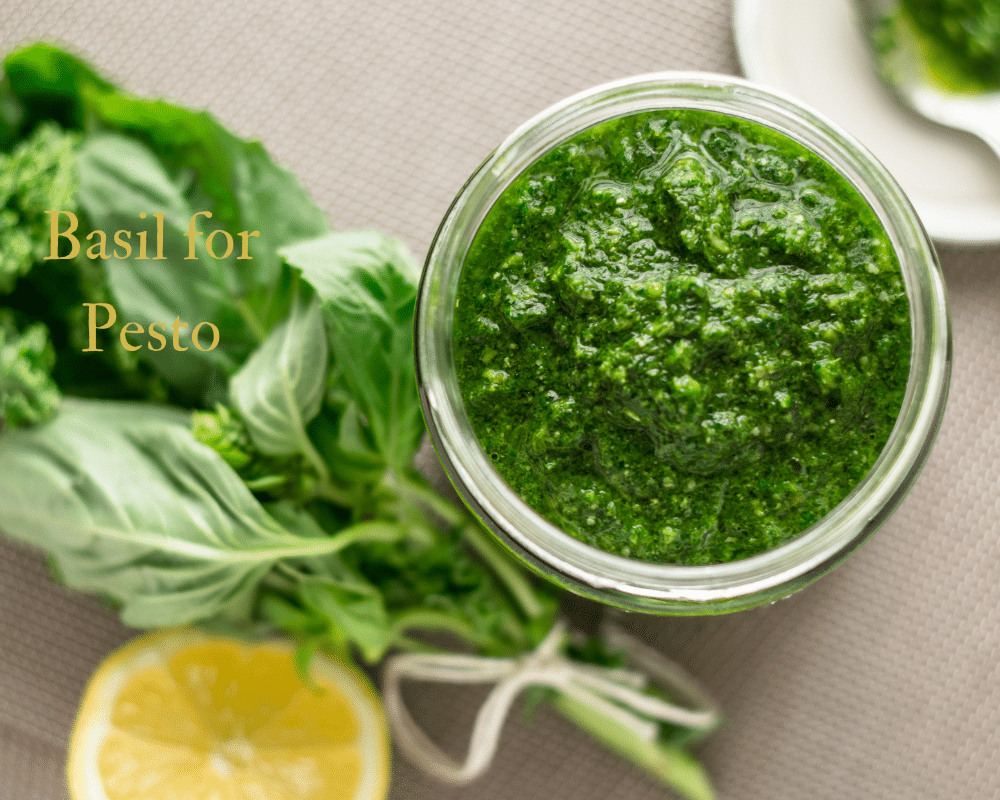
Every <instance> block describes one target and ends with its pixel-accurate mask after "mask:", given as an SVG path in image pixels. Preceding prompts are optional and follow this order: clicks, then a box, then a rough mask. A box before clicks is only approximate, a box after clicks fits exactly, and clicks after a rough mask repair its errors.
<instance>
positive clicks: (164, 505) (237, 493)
mask: <svg viewBox="0 0 1000 800" xmlns="http://www.w3.org/2000/svg"><path fill="white" fill-rule="evenodd" d="M188 422H189V416H188V414H187V413H186V412H182V411H176V410H173V409H167V408H161V407H157V406H152V405H148V404H134V403H114V402H95V401H77V400H66V401H65V402H64V404H63V408H62V410H61V412H60V413H59V414H58V415H57V416H56V417H55V419H53V420H52V421H50V422H49V423H47V424H45V425H43V426H41V427H38V428H34V429H32V430H30V431H20V430H15V431H11V432H8V433H5V434H4V435H3V436H2V437H0V528H2V529H3V530H4V532H6V533H7V534H9V535H11V536H13V537H14V538H16V539H20V540H22V541H25V542H27V543H29V544H33V545H35V546H37V547H40V548H42V549H43V550H46V551H48V552H49V553H50V554H51V555H52V556H53V557H54V558H55V561H56V563H57V565H58V569H59V571H60V573H61V575H62V577H63V579H64V580H65V582H66V583H67V584H68V585H69V586H71V587H72V588H75V589H79V590H83V591H93V592H99V593H101V594H102V595H105V596H110V597H111V598H112V599H114V600H115V601H117V602H119V603H121V605H122V619H123V620H124V621H125V622H126V624H129V625H133V626H137V627H154V626H161V625H180V624H186V623H190V622H194V621H196V620H201V619H206V618H209V617H214V616H217V615H221V616H223V617H226V618H232V619H246V618H248V616H249V613H250V610H251V604H252V601H253V598H254V594H255V590H256V587H257V584H258V582H259V580H260V579H261V578H262V577H263V575H264V574H265V573H266V572H267V571H268V570H269V569H270V568H271V566H272V565H273V564H274V563H275V562H276V561H277V560H278V559H283V558H308V557H313V556H321V555H323V554H325V553H331V552H335V551H336V550H339V549H341V548H343V547H344V546H346V545H347V544H350V543H353V542H356V541H359V540H361V539H363V537H364V535H367V533H368V530H367V528H363V527H362V526H355V527H354V528H353V529H346V530H345V531H342V532H340V534H338V536H336V537H328V538H324V539H315V538H309V537H302V536H296V535H293V534H291V533H289V532H287V531H286V530H285V529H284V528H283V527H282V526H281V525H279V524H278V523H277V522H276V521H275V520H274V519H273V518H272V517H271V516H270V515H268V514H267V513H266V512H265V510H264V509H263V508H262V507H261V505H260V504H259V503H258V502H257V500H256V499H254V497H253V495H252V494H250V492H249V490H248V489H247V488H246V487H245V486H244V484H243V482H242V481H241V480H240V478H239V476H237V474H236V473H235V472H233V470H232V469H231V468H230V467H228V466H227V465H226V463H225V462H224V461H223V460H222V459H221V457H219V456H218V455H217V454H216V453H215V452H214V451H213V450H211V449H210V448H208V447H207V446H205V445H202V444H200V443H198V442H196V441H195V440H194V438H193V437H192V436H191V434H190V432H189V431H188ZM384 527H385V526H381V527H379V526H375V525H373V524H370V523H369V524H368V528H372V529H373V533H372V535H374V536H375V537H376V538H378V537H381V538H384V537H385V535H386V532H385V531H383V530H382V529H381V528H384ZM345 537H346V538H345Z"/></svg>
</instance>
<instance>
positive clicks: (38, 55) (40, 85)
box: [3, 44, 114, 137]
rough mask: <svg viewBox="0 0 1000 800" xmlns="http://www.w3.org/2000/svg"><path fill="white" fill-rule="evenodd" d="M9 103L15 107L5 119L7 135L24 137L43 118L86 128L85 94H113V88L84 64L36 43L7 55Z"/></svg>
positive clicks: (70, 56) (6, 87)
mask: <svg viewBox="0 0 1000 800" xmlns="http://www.w3.org/2000/svg"><path fill="white" fill-rule="evenodd" d="M3 72H4V76H5V81H4V82H5V86H4V89H5V92H4V94H5V95H7V98H8V103H11V101H13V104H14V105H15V106H16V107H15V108H13V109H11V111H10V112H8V113H7V114H5V115H4V116H5V117H11V118H12V119H8V120H7V124H8V125H10V129H9V133H8V135H9V136H11V137H13V136H16V135H17V134H18V133H20V134H24V133H26V132H27V131H28V130H30V129H31V128H33V127H34V125H35V124H36V123H37V122H39V121H40V120H43V119H54V120H56V121H57V122H58V123H59V124H60V125H61V126H62V127H64V128H77V129H79V128H80V127H81V126H82V125H83V121H84V109H83V104H82V102H81V98H82V97H83V95H85V94H87V93H90V92H107V91H114V86H112V85H111V84H110V83H108V82H107V81H106V80H104V78H102V77H101V76H100V75H98V74H97V73H96V72H94V70H93V69H92V68H91V67H90V66H89V65H88V64H86V63H85V62H83V61H81V60H80V59H79V58H77V57H76V56H74V55H71V54H69V53H66V52H64V51H62V50H60V49H59V48H57V47H53V46H52V45H48V44H35V45H31V46H29V47H25V48H24V49H22V50H18V51H16V52H13V53H11V54H10V55H8V56H7V57H6V58H5V59H4V61H3Z"/></svg>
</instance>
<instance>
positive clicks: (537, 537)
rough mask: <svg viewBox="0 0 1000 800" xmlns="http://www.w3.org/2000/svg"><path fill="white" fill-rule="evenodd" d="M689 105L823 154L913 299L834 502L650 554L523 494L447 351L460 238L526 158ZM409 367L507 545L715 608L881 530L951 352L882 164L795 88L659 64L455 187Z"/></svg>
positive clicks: (426, 278)
mask: <svg viewBox="0 0 1000 800" xmlns="http://www.w3.org/2000/svg"><path fill="white" fill-rule="evenodd" d="M673 108H689V109H698V110H702V111H711V112H717V113H721V114H726V115H729V116H732V117H738V118H742V119H745V120H749V121H751V122H754V123H757V124H760V125H763V126H765V127H768V128H771V129H773V130H776V131H778V132H780V133H782V134H784V135H785V136H788V137H789V138H791V139H793V140H795V141H796V142H798V143H800V144H802V145H803V146H805V147H806V148H807V149H809V150H811V151H812V152H814V153H816V154H817V155H819V156H820V157H821V158H822V159H823V160H825V161H826V162H827V163H828V164H830V165H832V166H833V167H834V168H835V169H836V170H837V171H838V172H839V173H840V174H841V175H842V176H843V177H844V178H845V179H846V180H847V181H848V182H849V183H850V184H851V185H852V186H853V187H854V188H855V189H856V190H857V191H858V192H859V193H860V195H861V196H862V197H863V198H864V199H865V200H866V201H867V202H868V203H869V205H870V206H871V207H872V209H873V210H874V212H875V214H876V215H877V217H878V218H879V220H880V222H881V223H882V225H883V227H884V228H885V231H886V233H887V235H888V238H889V240H890V242H891V244H892V246H893V248H894V249H895V252H896V256H897V258H898V260H899V263H900V266H901V269H902V272H903V277H904V282H905V285H906V292H907V298H908V300H909V305H910V321H911V332H912V347H911V355H910V371H909V377H908V382H907V386H906V393H905V396H904V399H903V403H902V407H901V409H900V412H899V415H898V418H897V420H896V424H895V426H894V428H893V430H892V433H891V435H890V437H889V440H888V442H887V443H886V445H885V447H884V449H883V451H882V453H881V455H880V457H879V459H878V460H877V461H876V463H875V464H874V466H873V467H872V468H871V470H870V471H869V472H868V474H867V475H866V477H865V478H864V479H863V480H862V481H861V483H859V484H858V485H857V486H856V487H855V488H854V489H853V490H852V491H851V492H850V493H849V494H848V495H847V496H846V497H845V498H844V499H843V500H842V501H841V502H840V504H839V505H837V506H836V508H834V509H833V510H832V511H831V512H830V513H828V514H827V515H826V516H824V517H822V518H821V519H820V520H818V521H817V522H815V523H814V524H813V525H811V526H810V527H809V528H808V529H806V530H805V531H803V532H802V533H800V534H799V535H798V536H796V537H795V538H794V539H792V540H791V541H789V542H787V543H786V544H783V545H781V546H779V547H776V548H774V549H772V550H769V551H767V552H764V553H761V554H759V555H755V556H752V557H750V558H745V559H741V560H738V561H731V562H727V563H721V564H711V565H704V566H680V565H670V564H658V563H651V562H646V561H640V560H636V559H629V558H625V557H622V556H618V555H614V554H611V553H608V552H604V551H602V550H598V549H596V548H594V547H591V546H590V545H588V544H585V543H584V542H582V541H579V540H577V539H575V538H573V537H572V536H570V535H568V534H567V533H564V532H563V531H561V530H559V529H558V528H557V527H555V526H554V525H552V524H551V523H549V522H548V521H546V520H545V519H544V518H543V517H542V516H541V515H540V514H538V513H537V512H536V511H535V510H533V509H532V508H530V507H529V506H528V505H527V504H525V503H524V502H523V501H522V500H521V499H520V498H519V497H518V496H517V494H516V493H514V492H513V491H512V490H511V489H510V487H509V486H508V485H507V484H506V483H505V482H504V481H503V479H502V478H501V477H500V475H499V474H498V473H497V471H496V469H495V467H494V465H493V463H492V462H491V460H490V458H489V457H488V456H487V455H486V453H485V452H484V451H483V449H482V448H481V447H480V445H479V442H478V441H477V438H476V434H475V432H474V431H473V428H472V425H471V423H470V421H469V417H468V414H467V413H466V410H465V406H464V403H463V399H462V395H461V390H460V387H459V381H458V377H457V372H456V364H455V353H454V322H455V299H456V294H457V290H458V284H459V278H460V275H461V271H462V267H463V264H464V262H465V259H466V255H467V253H468V251H469V248H470V245H471V244H472V241H473V239H474V238H475V236H476V233H477V231H478V230H479V227H480V225H481V224H482V222H483V220H484V218H485V217H486V214H487V212H488V211H489V210H490V208H491V207H492V206H493V204H494V203H495V202H496V201H497V199H498V198H499V197H500V195H501V194H502V193H503V192H504V190H505V189H506V188H507V187H508V186H509V185H510V184H511V183H512V182H513V181H514V179H515V178H517V177H518V175H520V174H521V173H522V172H523V171H524V170H525V169H526V168H527V167H529V166H530V165H531V164H533V163H534V162H535V161H536V160H537V159H538V158H540V157H541V156H542V155H544V154H545V153H547V152H549V151H550V150H551V149H553V148H554V147H556V146H558V145H559V144H561V143H562V142H565V141H566V140H568V139H570V138H571V137H573V136H574V135H576V134H578V133H580V132H581V131H583V130H586V129H587V128H590V127H592V126H593V125H595V124H598V123H600V122H604V121H606V120H609V119H614V118H617V117H622V116H626V115H631V114H636V113H639V112H643V111H649V110H655V109H673ZM416 354H417V355H416V357H417V375H418V380H419V384H420V392H421V400H422V403H423V408H424V415H425V418H426V421H427V425H428V430H429V432H430V436H431V440H432V442H433V444H434V447H435V449H436V450H437V453H438V456H439V458H440V459H441V461H442V463H443V465H444V467H445V470H446V472H447V473H448V476H449V478H450V479H451V481H452V483H453V484H454V485H455V488H456V489H457V490H458V492H459V493H460V495H461V496H462V498H463V499H464V500H465V502H466V503H467V504H468V505H469V507H470V508H471V509H472V511H473V512H474V513H475V514H476V516H477V517H478V518H479V519H480V520H481V521H482V522H483V523H484V524H485V525H486V526H487V527H488V528H489V529H490V530H491V531H492V532H493V533H494V534H495V535H496V536H497V537H498V538H499V539H500V540H501V541H502V542H503V543H504V544H506V545H507V546H508V547H509V548H510V549H511V550H512V551H513V552H514V553H516V554H517V555H518V556H519V557H520V558H521V559H522V560H523V561H524V562H526V563H527V564H528V565H529V566H531V567H532V568H534V569H535V570H536V571H538V572H540V573H541V574H543V575H545V576H546V577H548V578H549V579H551V580H553V581H555V582H557V583H559V584H561V585H562V586H564V587H566V588H568V589H571V590H572V591H575V592H577V593H578V594H582V595H585V596H588V597H592V598H595V599H598V600H601V601H603V602H606V603H610V604H613V605H616V606H619V607H623V608H629V609H636V610H643V611H650V612H657V613H667V614H704V613H721V612H727V611H735V610H739V609H743V608H749V607H751V606H754V605H758V604H760V603H763V602H768V601H771V600H774V599H777V598H779V597H782V596H785V595H787V594H789V593H791V592H793V591H795V590H796V589H799V588H801V587H802V586H804V585H806V584H807V583H809V582H810V581H812V580H814V579H815V578H817V577H818V576H820V575H822V574H823V573H824V572H826V571H828V570H829V569H831V568H832V567H833V566H835V565H836V564H837V563H839V562H840V561H841V560H843V559H844V558H845V557H846V556H847V555H849V554H850V553H851V552H852V551H853V550H855V549H856V548H857V547H858V546H859V545H860V544H861V543H862V542H863V541H864V540H865V539H866V538H867V537H868V536H870V535H871V534H872V533H873V532H874V531H875V530H877V529H878V528H879V527H880V526H881V524H882V523H883V522H884V521H885V520H886V519H887V518H888V516H889V515H890V514H891V513H892V511H893V510H894V509H895V508H896V506H897V505H898V504H899V502H900V501H901V500H902V498H903V497H904V496H905V494H906V492H907V491H908V490H909V488H910V487H911V486H912V484H913V481H914V480H915V479H916V476H917V474H918V473H919V471H920V468H921V467H922V465H923V463H924V461H925V460H926V458H927V455H928V452H929V450H930V446H931V444H932V443H933V440H934V437H935V435H936V432H937V429H938V425H939V422H940V418H941V414H942V411H943V408H944V403H945V399H946V396H947V390H948V380H949V376H950V361H951V338H950V323H949V319H948V309H947V300H946V296H945V289H944V284H943V281H942V278H941V274H940V269H939V267H938V265H937V261H936V256H935V253H934V249H933V247H932V245H931V243H930V241H929V240H928V237H927V235H926V233H925V232H924V230H923V228H922V226H921V224H920V222H919V220H918V218H917V216H916V213H915V212H914V210H913V208H912V206H911V205H910V204H909V202H908V201H907V200H906V198H905V196H904V195H903V193H902V190H901V189H900V188H899V186H898V185H897V184H896V182H895V181H894V180H893V179H892V177H891V176H890V175H889V174H888V173H887V172H886V170H885V169H884V168H883V167H882V166H881V165H880V164H879V163H878V162H877V161H875V160H874V158H873V157H872V156H871V155H870V154H868V152H867V151H865V150H864V149H863V148H862V147H861V145H859V144H858V143H856V142H855V141H854V140H853V139H851V138H850V137H849V136H848V135H847V134H846V133H844V132H843V131H841V130H839V129H838V128H837V127H835V126H834V125H833V124H832V123H829V122H827V121H825V120H824V119H822V118H821V117H819V116H818V115H816V114H815V113H813V112H811V111H809V110H808V109H806V108H803V107H802V106H801V105H799V104H798V103H797V102H795V101H794V100H792V99H791V98H788V97H785V96H782V95H779V94H775V93H773V92H771V91H769V90H766V89H763V88H761V87H758V86H755V85H753V84H749V83H747V82H744V81H741V80H738V79H735V78H732V77H728V76H715V75H707V74H699V73H658V74H651V75H643V76H638V77H634V78H629V79H626V80H622V81H617V82H614V83H610V84H606V85H603V86H599V87H596V88H594V89H591V90H589V91H586V92H583V93H581V94H579V95H576V96H574V97H571V98H569V99H567V100H565V101H563V102H561V103H558V104H557V105H555V106H553V107H552V108H550V109H548V110H546V111H544V112H542V113H541V114H539V115H538V116H536V117H535V118H533V119H531V120H529V121H528V122H526V123H525V124H524V125H522V126H521V127H520V128H519V129H518V130H517V131H515V132H514V133H513V134H512V135H511V136H510V137H509V138H508V139H507V140H506V141H505V142H504V143H503V144H502V145H501V146H500V147H499V148H497V150H496V151H494V153H493V154H492V155H491V156H490V157H489V158H488V159H487V160H486V162H484V163H483V165H482V166H481V167H480V168H479V169H478V170H477V171H476V173H475V174H474V175H473V176H472V177H471V178H470V179H469V181H468V183H467V184H466V185H465V187H463V189H462V191H461V192H460V193H459V195H458V197H456V199H455V201H454V202H453V204H452V206H451V208H450V209H449V211H448V213H447V215H446V216H445V219H444V221H443V222H442V224H441V227H440V229H439V230H438V233H437V236H436V237H435V240H434V243H433V244H432V246H431V249H430V252H429V254H428V257H427V263H426V265H425V269H424V274H423V278H422V281H421V286H420V292H419V296H418V301H417V321H416Z"/></svg>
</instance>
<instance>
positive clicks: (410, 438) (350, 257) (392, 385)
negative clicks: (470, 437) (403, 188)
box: [281, 231, 424, 471]
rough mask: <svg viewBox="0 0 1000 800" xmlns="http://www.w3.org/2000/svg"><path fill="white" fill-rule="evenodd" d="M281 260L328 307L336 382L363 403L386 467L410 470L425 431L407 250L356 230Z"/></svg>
mask: <svg viewBox="0 0 1000 800" xmlns="http://www.w3.org/2000/svg"><path fill="white" fill-rule="evenodd" d="M281 254H282V255H283V256H284V257H285V259H286V260H287V261H288V263H289V264H290V265H291V266H293V267H297V268H298V269H300V270H301V271H302V275H303V276H304V277H305V279H306V280H307V281H308V282H309V283H310V284H311V285H312V286H313V288H315V289H316V293H317V294H318V295H319V297H320V300H321V301H322V303H323V314H324V318H325V319H326V324H327V327H328V328H329V331H330V349H331V351H332V352H333V357H334V368H335V370H336V372H335V379H334V382H337V381H339V382H341V383H342V384H343V387H344V389H346V393H347V394H348V395H349V396H350V397H352V398H354V400H355V401H356V402H357V404H358V410H359V411H360V412H361V414H362V415H363V416H364V417H365V420H366V422H367V425H368V426H369V427H370V429H371V432H372V435H373V437H374V441H375V445H376V447H377V448H378V451H379V452H380V453H381V454H382V457H383V458H384V459H385V462H386V464H387V465H388V466H389V467H390V468H391V469H394V470H397V471H404V470H407V469H409V467H410V464H411V462H412V460H413V456H414V455H415V453H416V451H417V448H418V447H419V445H420V437H421V436H422V435H423V430H424V426H423V417H422V416H421V412H420V401H419V399H418V396H417V383H416V376H415V374H414V369H413V310H414V305H415V302H416V269H415V267H414V264H413V261H412V259H411V258H410V256H409V253H408V252H407V250H406V248H405V246H404V245H403V244H402V243H401V242H399V241H397V240H395V239H390V238H388V237H386V236H383V235H381V234H379V233H375V232H373V231H352V232H347V233H330V234H327V235H326V236H322V237H320V238H318V239H311V240H308V241H304V242H299V243H297V244H294V245H290V246H288V247H285V248H283V249H282V250H281Z"/></svg>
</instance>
